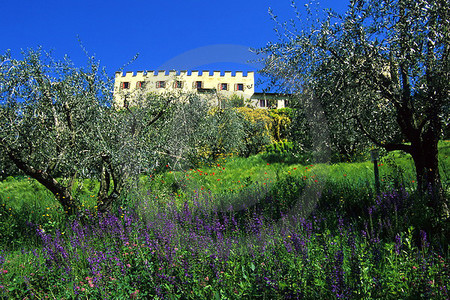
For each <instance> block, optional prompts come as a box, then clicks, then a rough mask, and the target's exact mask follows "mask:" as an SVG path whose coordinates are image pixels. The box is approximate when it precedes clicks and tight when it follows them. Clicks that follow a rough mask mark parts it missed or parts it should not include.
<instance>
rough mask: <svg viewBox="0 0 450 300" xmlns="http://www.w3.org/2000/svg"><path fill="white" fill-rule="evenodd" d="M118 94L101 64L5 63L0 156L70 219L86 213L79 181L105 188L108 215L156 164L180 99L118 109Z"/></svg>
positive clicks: (0, 77)
mask: <svg viewBox="0 0 450 300" xmlns="http://www.w3.org/2000/svg"><path fill="white" fill-rule="evenodd" d="M112 87H113V85H112V80H111V79H110V78H109V77H108V76H106V75H105V72H103V71H102V70H100V68H99V64H98V63H97V62H95V61H94V59H93V58H90V59H89V64H88V67H87V68H85V69H83V68H77V67H75V66H74V65H73V63H72V62H70V61H69V60H68V59H67V58H65V59H64V60H62V61H55V60H54V59H53V58H52V57H51V55H49V54H47V53H44V52H43V51H42V50H29V51H27V52H24V53H23V58H22V59H14V58H13V57H12V55H11V53H10V52H6V53H5V54H4V55H2V56H0V157H1V159H2V160H4V161H8V162H10V163H13V164H14V165H15V166H17V168H18V169H20V170H21V171H22V172H24V173H25V174H27V175H28V176H30V177H32V178H34V179H36V180H37V181H38V182H39V183H41V184H42V185H43V186H44V187H45V188H47V189H48V190H49V191H50V192H51V193H52V194H53V195H54V196H55V198H56V199H57V200H58V201H59V203H60V204H61V205H62V207H63V208H64V210H65V211H66V212H67V213H68V214H74V213H76V212H77V210H78V208H79V203H78V200H77V198H76V197H75V196H74V190H73V188H74V183H75V182H76V180H77V178H80V179H84V178H90V179H92V180H98V181H99V182H100V187H99V190H98V195H97V199H98V200H97V201H98V208H99V210H100V211H106V210H108V209H109V208H110V207H111V205H112V203H114V201H115V200H117V199H118V198H119V196H120V195H121V193H122V191H123V190H124V187H125V186H126V185H127V184H128V183H129V182H130V179H131V178H132V177H133V176H136V175H138V174H140V173H141V172H142V170H143V169H144V168H145V167H146V166H148V165H149V164H150V163H151V160H152V159H153V157H154V156H152V153H151V152H150V149H149V147H148V137H151V131H152V130H156V129H157V127H158V125H157V124H158V122H159V120H160V118H161V117H162V116H163V115H164V112H165V111H166V110H167V109H168V108H169V107H170V105H168V104H170V103H172V100H173V98H171V97H166V98H162V97H154V98H152V99H150V100H152V101H149V103H148V105H147V106H146V107H143V108H142V109H140V110H138V111H134V112H133V111H132V110H131V109H129V108H128V109H120V110H118V109H116V108H114V106H113V97H112ZM152 104H153V105H152Z"/></svg>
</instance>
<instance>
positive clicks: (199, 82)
mask: <svg viewBox="0 0 450 300" xmlns="http://www.w3.org/2000/svg"><path fill="white" fill-rule="evenodd" d="M202 85H203V84H202V82H201V81H196V82H195V88H196V89H201V88H202Z"/></svg>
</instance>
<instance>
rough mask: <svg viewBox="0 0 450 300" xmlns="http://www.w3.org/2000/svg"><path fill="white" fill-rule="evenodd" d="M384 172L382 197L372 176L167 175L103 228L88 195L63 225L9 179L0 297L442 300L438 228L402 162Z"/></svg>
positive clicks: (279, 171) (144, 185)
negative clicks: (78, 211) (400, 173)
mask: <svg viewBox="0 0 450 300" xmlns="http://www.w3.org/2000/svg"><path fill="white" fill-rule="evenodd" d="M447 152H448V151H447ZM447 152H445V151H443V154H442V158H443V161H444V162H445V163H448V153H447ZM445 155H447V156H445ZM390 159H393V158H392V157H391V158H386V159H384V160H382V161H381V162H380V164H379V167H380V170H381V171H380V172H381V179H382V180H383V181H382V183H383V184H382V193H381V194H380V195H376V193H375V191H374V188H373V178H372V176H373V174H372V170H371V169H370V167H368V166H371V165H370V162H367V163H353V164H351V163H348V164H339V165H331V166H330V165H328V166H327V165H314V164H312V165H311V164H308V165H300V164H291V165H288V164H277V163H267V162H266V161H265V160H264V159H263V158H262V156H261V155H259V156H253V157H250V158H248V159H243V158H228V159H227V160H226V159H223V160H222V161H218V162H216V163H214V164H211V165H208V166H204V167H203V168H198V169H191V170H184V171H175V170H172V169H171V168H170V166H166V171H165V172H163V173H159V174H157V175H153V174H150V175H148V176H145V177H142V178H141V183H140V185H139V186H140V190H139V191H138V192H135V193H132V194H130V195H128V198H124V199H122V201H121V202H120V203H119V204H118V205H117V206H115V207H114V209H113V210H112V211H111V212H109V213H105V214H100V213H98V212H97V210H96V207H95V201H92V199H93V198H95V195H92V193H91V194H89V183H88V182H87V183H85V184H84V187H83V188H84V189H85V190H82V191H80V193H84V195H85V197H84V202H83V206H84V207H83V210H82V212H81V213H80V214H79V215H78V216H76V217H69V218H67V217H65V216H64V213H63V212H62V209H61V207H59V206H58V205H56V206H55V205H54V202H52V201H51V200H50V197H49V195H47V194H46V192H45V191H44V190H43V189H41V188H39V187H38V186H35V185H34V182H33V180H30V179H28V178H9V179H7V180H5V181H3V182H2V183H1V184H0V196H1V200H2V203H1V207H0V209H1V215H0V218H1V224H2V225H1V226H2V241H1V249H2V250H1V252H0V297H1V298H2V299H125V298H131V299H418V298H424V299H448V298H449V291H448V287H449V279H450V277H449V260H448V258H449V248H448V235H447V234H448V232H449V226H448V223H447V224H445V223H440V222H439V219H438V218H437V217H436V216H433V215H431V214H428V213H427V210H426V203H424V201H425V200H426V199H423V198H421V197H419V196H418V195H416V193H415V191H414V188H413V184H412V182H411V181H412V179H410V178H408V177H409V174H408V172H410V171H411V170H409V169H408V168H409V167H408V162H407V161H403V162H401V160H402V158H399V157H396V158H395V159H396V160H397V161H400V162H401V163H399V164H398V165H397V166H396V167H395V168H394V167H393V164H392V162H390V161H391V160H390ZM399 168H403V171H404V172H402V174H404V175H403V176H402V177H398V174H395V171H396V170H397V171H398V169H399ZM444 171H445V168H444ZM443 178H445V174H444V176H443ZM394 179H395V180H394ZM447 180H448V177H447ZM33 187H34V188H35V189H34V192H32V193H31V194H27V193H28V192H29V190H30V188H31V189H32V188H33ZM12 198H14V201H12V200H10V199H12ZM20 198H22V202H21V201H20ZM35 198H38V199H40V201H43V202H41V203H39V204H36V203H34V202H33V201H32V199H35ZM45 201H47V203H48V206H46V205H42V203H46V202H45ZM19 203H20V205H19Z"/></svg>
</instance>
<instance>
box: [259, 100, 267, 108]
mask: <svg viewBox="0 0 450 300" xmlns="http://www.w3.org/2000/svg"><path fill="white" fill-rule="evenodd" d="M259 107H266V100H264V99H261V100H259Z"/></svg>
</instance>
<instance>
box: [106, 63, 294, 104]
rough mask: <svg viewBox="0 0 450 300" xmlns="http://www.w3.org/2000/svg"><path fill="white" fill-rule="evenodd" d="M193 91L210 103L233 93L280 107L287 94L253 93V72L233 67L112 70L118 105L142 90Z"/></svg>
mask: <svg viewBox="0 0 450 300" xmlns="http://www.w3.org/2000/svg"><path fill="white" fill-rule="evenodd" d="M150 92H152V93H165V92H181V93H189V92H194V93H198V94H200V95H202V97H204V98H206V99H207V100H208V102H210V103H211V104H213V105H219V102H220V99H223V98H230V97H231V96H232V95H236V96H238V97H241V98H243V99H244V101H246V102H248V103H250V104H251V105H253V106H254V107H257V108H269V107H271V108H283V107H286V106H287V101H288V100H287V97H282V96H280V95H277V94H272V93H255V74H254V72H250V71H249V72H247V73H246V74H244V72H240V71H237V72H235V73H234V74H233V73H232V72H231V71H225V72H223V73H221V72H220V71H213V72H212V73H211V72H210V71H202V72H201V73H200V72H199V71H191V72H188V71H178V72H177V71H168V72H167V71H146V72H144V71H138V72H136V73H134V72H126V73H125V75H124V74H123V73H122V72H116V75H115V81H114V101H115V104H116V105H117V106H118V107H123V106H124V105H126V104H131V105H132V104H133V101H134V99H136V97H139V95H145V94H146V93H150Z"/></svg>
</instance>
